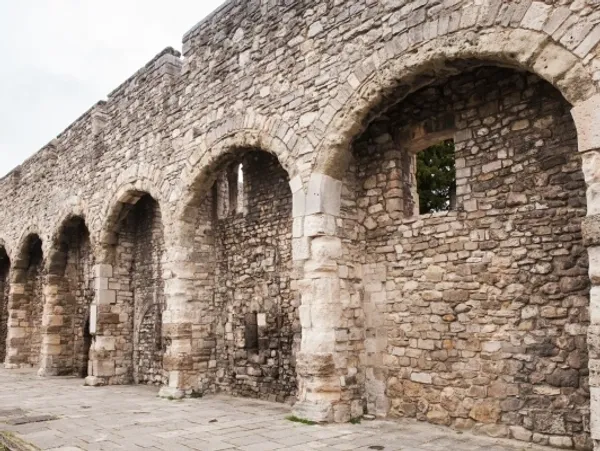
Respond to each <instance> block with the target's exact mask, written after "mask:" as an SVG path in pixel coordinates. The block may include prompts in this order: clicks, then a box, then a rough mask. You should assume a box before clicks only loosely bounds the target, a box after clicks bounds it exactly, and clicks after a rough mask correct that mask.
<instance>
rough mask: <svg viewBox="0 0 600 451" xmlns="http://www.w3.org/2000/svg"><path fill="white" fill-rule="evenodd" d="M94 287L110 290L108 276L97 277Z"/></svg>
mask: <svg viewBox="0 0 600 451" xmlns="http://www.w3.org/2000/svg"><path fill="white" fill-rule="evenodd" d="M94 287H95V289H96V290H108V277H96V278H95V279H94Z"/></svg>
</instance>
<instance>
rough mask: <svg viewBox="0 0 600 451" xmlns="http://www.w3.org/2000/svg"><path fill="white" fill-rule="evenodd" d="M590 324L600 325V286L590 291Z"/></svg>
mask: <svg viewBox="0 0 600 451" xmlns="http://www.w3.org/2000/svg"><path fill="white" fill-rule="evenodd" d="M590 322H591V323H592V324H600V286H593V287H592V289H591V290H590Z"/></svg>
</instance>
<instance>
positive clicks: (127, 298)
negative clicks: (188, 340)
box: [114, 195, 164, 384]
mask: <svg viewBox="0 0 600 451" xmlns="http://www.w3.org/2000/svg"><path fill="white" fill-rule="evenodd" d="M125 213H126V216H125V218H124V220H123V222H122V224H121V227H120V229H119V232H118V245H117V254H116V255H117V261H118V265H117V273H116V276H117V277H118V280H119V291H118V294H117V300H116V304H117V306H120V309H118V311H117V310H114V313H118V317H117V318H115V319H116V320H118V322H119V323H120V324H122V325H123V328H122V331H121V334H122V340H123V342H122V344H123V347H122V350H123V358H124V359H123V369H124V371H125V374H124V375H125V376H126V377H127V378H129V379H130V380H132V381H134V382H135V383H143V384H161V383H163V382H164V379H163V378H164V375H163V372H162V353H163V342H162V333H161V325H162V311H163V310H164V285H163V281H162V277H161V276H162V270H161V267H162V266H161V265H162V254H163V252H164V238H163V229H162V222H161V215H160V210H159V207H158V204H157V203H156V201H155V200H154V199H152V198H151V197H150V196H148V195H145V196H142V197H141V198H140V199H139V200H137V202H136V203H135V204H134V205H133V206H132V207H131V208H130V209H129V210H128V211H126V212H125Z"/></svg>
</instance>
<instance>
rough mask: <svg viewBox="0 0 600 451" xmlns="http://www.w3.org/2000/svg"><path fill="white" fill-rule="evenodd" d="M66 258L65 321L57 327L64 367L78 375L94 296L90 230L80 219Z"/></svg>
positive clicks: (82, 372) (84, 362)
mask: <svg viewBox="0 0 600 451" xmlns="http://www.w3.org/2000/svg"><path fill="white" fill-rule="evenodd" d="M68 236H69V241H70V243H69V245H68V253H67V261H66V266H65V269H64V285H63V286H64V291H65V296H66V297H65V304H64V305H63V306H61V308H62V309H63V312H62V314H63V318H64V322H63V324H61V325H60V326H59V327H60V331H61V332H62V333H63V335H64V340H65V342H66V343H67V346H66V349H65V351H66V359H67V361H66V362H64V367H65V368H70V369H71V371H70V374H73V375H77V376H80V377H83V376H86V375H87V373H88V360H89V347H90V337H89V316H90V304H91V303H92V301H93V299H94V291H93V280H94V279H93V271H92V269H93V265H94V256H93V254H92V251H91V245H90V239H89V233H88V232H87V229H86V227H85V225H84V224H83V222H81V223H76V226H75V227H73V228H72V229H70V233H69V235H68Z"/></svg>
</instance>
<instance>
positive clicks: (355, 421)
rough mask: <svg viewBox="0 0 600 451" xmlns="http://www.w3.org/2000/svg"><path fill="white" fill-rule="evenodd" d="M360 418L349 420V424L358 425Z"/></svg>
mask: <svg viewBox="0 0 600 451" xmlns="http://www.w3.org/2000/svg"><path fill="white" fill-rule="evenodd" d="M360 420H361V419H360V417H356V418H350V424H360Z"/></svg>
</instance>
